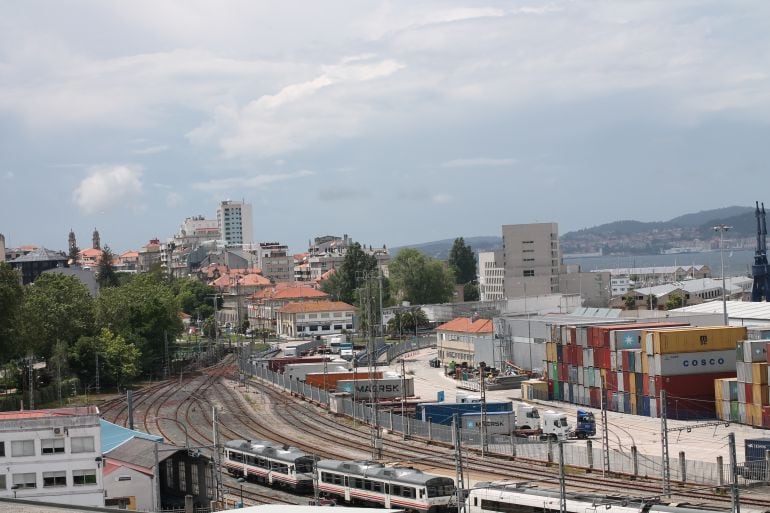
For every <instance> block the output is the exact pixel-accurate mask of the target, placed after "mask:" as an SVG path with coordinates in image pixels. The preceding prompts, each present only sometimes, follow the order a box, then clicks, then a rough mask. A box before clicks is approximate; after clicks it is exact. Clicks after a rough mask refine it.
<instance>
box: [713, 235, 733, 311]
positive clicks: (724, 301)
mask: <svg viewBox="0 0 770 513" xmlns="http://www.w3.org/2000/svg"><path fill="white" fill-rule="evenodd" d="M731 228H732V226H727V225H726V224H718V225H716V226H715V227H714V231H715V232H719V259H720V261H721V264H722V315H723V316H724V325H725V326H728V325H729V324H728V322H729V321H728V318H727V287H726V286H725V232H726V231H728V230H730V229H731Z"/></svg>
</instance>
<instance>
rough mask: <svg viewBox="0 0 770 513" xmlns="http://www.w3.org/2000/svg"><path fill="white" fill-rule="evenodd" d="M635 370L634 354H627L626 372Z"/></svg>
mask: <svg viewBox="0 0 770 513" xmlns="http://www.w3.org/2000/svg"><path fill="white" fill-rule="evenodd" d="M635 368H636V353H632V352H631V351H629V352H628V372H634V369H635Z"/></svg>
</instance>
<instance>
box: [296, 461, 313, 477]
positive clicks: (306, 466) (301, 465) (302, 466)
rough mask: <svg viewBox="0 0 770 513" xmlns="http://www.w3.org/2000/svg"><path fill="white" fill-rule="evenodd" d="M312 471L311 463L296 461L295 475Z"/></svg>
mask: <svg viewBox="0 0 770 513" xmlns="http://www.w3.org/2000/svg"><path fill="white" fill-rule="evenodd" d="M312 471H313V462H312V461H302V460H300V461H298V462H297V473H298V474H305V473H308V472H312Z"/></svg>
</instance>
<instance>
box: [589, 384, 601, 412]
mask: <svg viewBox="0 0 770 513" xmlns="http://www.w3.org/2000/svg"><path fill="white" fill-rule="evenodd" d="M588 390H589V391H588V394H589V396H590V398H591V408H601V407H602V389H601V388H596V387H591V388H589V389H588Z"/></svg>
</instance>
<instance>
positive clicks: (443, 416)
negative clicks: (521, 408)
mask: <svg viewBox="0 0 770 513" xmlns="http://www.w3.org/2000/svg"><path fill="white" fill-rule="evenodd" d="M501 411H513V403H511V402H510V401H508V402H503V401H493V402H488V403H487V412H488V413H494V412H501ZM463 413H481V403H420V404H418V405H417V406H416V407H415V415H414V417H415V418H416V419H419V420H422V421H425V422H427V421H428V420H429V419H430V421H431V422H433V423H435V424H443V425H445V426H449V425H451V424H452V420H453V419H454V417H455V415H462V414H463Z"/></svg>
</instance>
